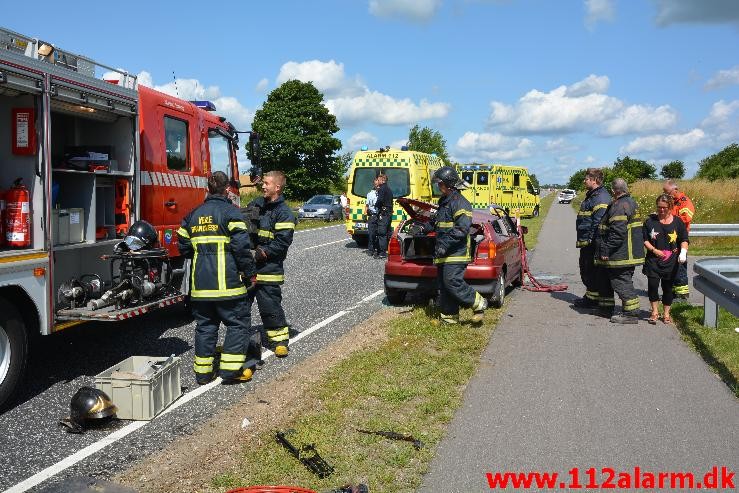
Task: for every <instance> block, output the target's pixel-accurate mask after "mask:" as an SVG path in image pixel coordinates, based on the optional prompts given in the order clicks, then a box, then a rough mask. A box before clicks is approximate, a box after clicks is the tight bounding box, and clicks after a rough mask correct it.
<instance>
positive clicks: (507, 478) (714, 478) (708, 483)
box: [485, 466, 735, 490]
mask: <svg viewBox="0 0 739 493" xmlns="http://www.w3.org/2000/svg"><path fill="white" fill-rule="evenodd" d="M485 479H486V480H487V484H488V486H489V487H490V489H503V488H514V489H529V488H537V489H540V490H541V489H550V490H556V489H560V490H564V489H567V490H577V489H611V488H612V489H615V488H618V489H621V490H632V489H633V490H638V489H666V488H670V489H674V488H681V489H682V488H690V489H706V490H713V489H722V490H723V489H729V488H731V489H733V488H734V487H735V486H734V471H732V470H730V469H728V468H727V467H725V466H721V467H719V466H714V467H712V468H711V470H710V471H707V472H703V473H694V472H688V471H649V470H643V469H642V468H640V467H638V466H637V467H634V468H633V469H631V470H628V471H618V470H616V469H613V468H611V467H602V468H600V469H596V468H595V467H590V468H587V469H580V468H579V467H573V468H572V469H570V470H569V471H568V472H567V474H565V475H560V474H559V473H557V472H540V471H528V472H521V471H498V472H487V473H485Z"/></svg>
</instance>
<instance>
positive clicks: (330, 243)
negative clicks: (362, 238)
mask: <svg viewBox="0 0 739 493" xmlns="http://www.w3.org/2000/svg"><path fill="white" fill-rule="evenodd" d="M347 241H349V238H344V239H343V240H336V241H330V242H328V243H323V244H321V245H314V246H309V247H306V248H303V251H306V250H310V249H311V248H319V247H322V246H326V245H333V244H334V243H344V242H347Z"/></svg>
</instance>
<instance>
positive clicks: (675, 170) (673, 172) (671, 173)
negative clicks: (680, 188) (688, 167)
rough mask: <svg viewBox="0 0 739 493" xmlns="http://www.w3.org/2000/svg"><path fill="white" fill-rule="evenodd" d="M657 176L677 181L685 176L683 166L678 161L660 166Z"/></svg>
mask: <svg viewBox="0 0 739 493" xmlns="http://www.w3.org/2000/svg"><path fill="white" fill-rule="evenodd" d="M659 174H660V175H662V177H663V178H672V179H675V180H679V179H680V178H682V177H683V176H685V164H684V163H683V162H682V161H680V160H676V161H671V162H669V163H667V164H665V165H664V166H662V171H660V172H659Z"/></svg>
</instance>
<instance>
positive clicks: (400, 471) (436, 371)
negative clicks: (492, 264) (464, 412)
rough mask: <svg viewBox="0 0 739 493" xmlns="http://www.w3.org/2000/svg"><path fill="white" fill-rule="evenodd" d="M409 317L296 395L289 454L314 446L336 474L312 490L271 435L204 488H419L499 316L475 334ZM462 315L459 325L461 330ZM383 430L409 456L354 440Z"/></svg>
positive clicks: (373, 440) (378, 441) (370, 439)
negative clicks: (401, 437) (404, 437)
mask: <svg viewBox="0 0 739 493" xmlns="http://www.w3.org/2000/svg"><path fill="white" fill-rule="evenodd" d="M429 312H430V310H429V309H427V308H421V307H417V308H415V309H413V311H412V313H411V314H410V315H409V316H405V317H400V318H398V319H395V320H394V321H392V322H391V323H390V324H388V325H389V327H387V328H386V329H385V330H386V331H387V339H386V340H385V342H383V343H381V344H380V345H378V346H377V347H376V348H374V349H371V350H365V351H361V352H358V353H355V354H353V355H352V356H350V357H348V358H347V359H346V360H344V361H343V362H342V363H340V364H339V365H338V366H336V367H334V368H333V369H332V370H330V371H329V372H328V373H327V374H326V375H325V376H324V377H323V378H322V379H321V380H320V381H319V382H318V383H317V384H315V385H314V386H313V387H312V388H310V389H308V390H306V395H305V397H304V398H303V399H302V400H301V404H300V408H299V409H292V410H291V411H292V413H291V414H292V415H293V416H297V417H296V418H295V419H293V420H288V421H286V422H285V423H283V429H287V428H292V429H294V430H295V433H294V434H293V435H291V436H290V439H291V440H294V443H296V444H305V443H315V445H316V448H317V450H318V451H319V452H320V454H321V456H322V457H323V458H324V459H325V460H326V461H327V462H328V463H329V464H331V465H333V466H334V467H335V469H336V471H335V473H334V474H333V475H331V476H330V477H329V478H327V479H324V480H320V479H318V478H317V477H316V476H314V475H313V474H311V473H310V472H309V471H308V470H307V469H306V468H305V467H304V466H303V465H302V464H301V463H299V462H298V461H297V460H296V459H295V458H294V457H292V456H291V455H290V454H289V453H288V452H287V451H286V450H285V449H284V448H283V447H282V446H280V445H279V444H277V443H276V442H275V438H274V431H270V432H267V433H264V434H262V435H261V436H259V438H258V440H256V443H253V444H252V445H250V446H249V447H248V448H245V449H244V458H243V461H242V463H241V466H240V467H239V468H238V469H237V470H235V471H231V472H228V473H223V474H220V475H218V476H216V477H215V478H213V481H212V484H213V486H215V487H218V488H224V489H229V488H235V487H240V486H246V485H255V484H295V485H301V486H303V487H308V488H313V489H316V490H324V489H329V488H332V487H334V488H335V487H336V486H337V485H340V484H346V483H359V482H364V483H366V484H368V485H369V489H370V491H372V492H388V493H396V492H400V491H413V490H415V489H416V488H417V487H419V486H420V484H421V481H422V476H423V474H424V473H425V472H426V470H427V468H428V465H429V463H430V461H431V458H432V457H433V452H434V450H435V448H436V446H437V445H438V443H439V441H440V440H441V438H442V437H443V436H444V433H445V430H446V426H447V424H448V423H449V421H450V420H451V419H452V416H453V415H454V412H455V410H456V409H457V408H458V407H459V405H460V403H461V400H462V394H463V391H464V388H465V386H466V384H467V382H468V381H469V379H470V378H471V376H472V374H473V373H474V371H475V369H476V367H477V365H478V361H479V357H480V354H481V352H482V350H483V349H484V348H485V346H486V345H487V342H488V338H489V337H490V334H491V332H492V330H493V327H494V326H495V324H496V322H497V319H498V316H499V313H500V310H489V311H488V312H487V313H486V316H485V321H484V323H483V324H482V325H480V326H477V327H476V326H473V325H471V324H470V323H469V322H463V323H462V324H461V325H459V326H456V327H453V328H448V327H440V326H438V325H436V324H434V323H432V321H431V318H432V317H435V316H436V314H433V313H429ZM470 315H471V313H470V311H469V310H465V311H463V312H462V319H463V320H464V319H467V320H469V317H470ZM357 428H359V429H365V430H376V431H378V430H384V431H388V430H392V431H395V432H398V433H402V434H409V435H412V436H413V437H415V438H417V439H419V440H421V441H422V442H423V444H424V447H423V448H421V449H420V450H415V449H414V448H413V445H412V444H411V443H409V442H405V441H394V440H388V439H385V438H382V437H379V436H375V435H366V434H362V433H359V432H357V431H356V429H357Z"/></svg>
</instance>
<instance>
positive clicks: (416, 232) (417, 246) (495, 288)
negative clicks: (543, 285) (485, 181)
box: [384, 198, 526, 307]
mask: <svg viewBox="0 0 739 493" xmlns="http://www.w3.org/2000/svg"><path fill="white" fill-rule="evenodd" d="M397 201H398V205H400V206H401V207H403V209H404V210H405V211H406V213H407V215H408V216H409V218H408V219H406V220H404V221H402V222H401V223H400V224H398V226H397V227H396V228H395V230H394V231H393V234H392V236H391V238H390V241H389V244H388V257H387V261H386V262H385V276H384V284H385V295H386V296H387V299H388V301H389V302H390V303H391V304H402V303H403V302H404V301H405V298H406V295H407V294H408V293H417V294H420V295H422V296H428V297H435V296H436V293H437V291H438V284H437V281H436V265H434V247H435V246H436V234H435V232H434V231H433V226H432V224H433V217H434V215H435V213H436V210H437V209H438V206H437V205H435V204H429V203H427V202H421V201H418V200H412V199H408V198H399V199H397ZM521 231H522V232H524V233H525V232H526V228H521ZM521 246H522V242H521V241H520V233H519V229H518V227H517V226H516V223H515V222H514V221H513V219H511V217H510V216H509V215H508V214H507V213H506V211H505V209H504V208H503V207H500V206H498V205H495V204H493V205H491V206H490V208H489V210H486V211H481V210H474V211H473V212H472V227H471V229H470V239H469V249H470V252H469V253H470V263H469V264H468V265H467V268H466V270H465V273H464V279H465V281H466V282H467V283H468V284H469V285H470V286H472V288H473V289H475V290H476V291H477V292H479V293H480V294H482V295H483V296H485V297H486V298H488V299H489V300H490V302H491V305H492V306H494V307H500V306H502V305H503V300H504V298H505V295H506V289H507V288H508V287H509V286H517V285H520V284H521V282H522V280H523V264H522V259H521Z"/></svg>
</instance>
